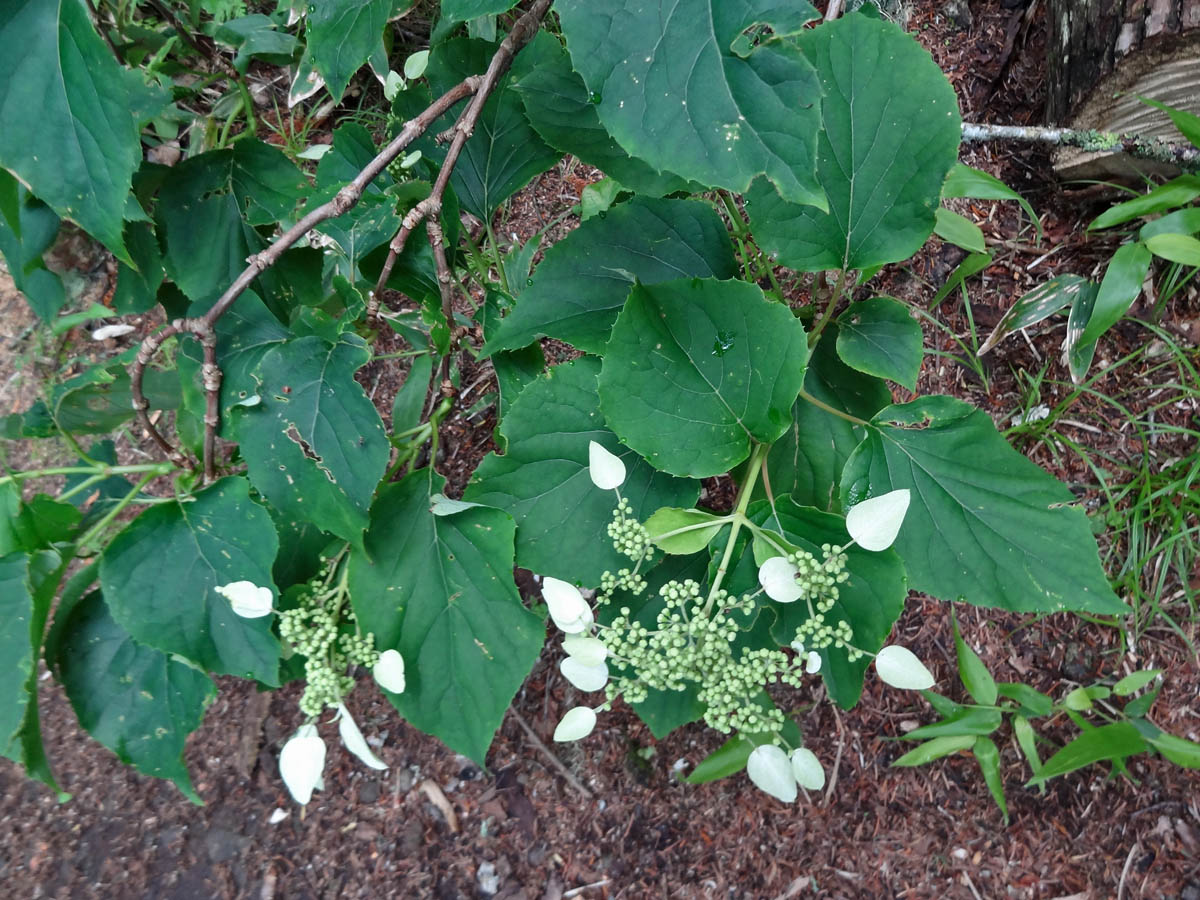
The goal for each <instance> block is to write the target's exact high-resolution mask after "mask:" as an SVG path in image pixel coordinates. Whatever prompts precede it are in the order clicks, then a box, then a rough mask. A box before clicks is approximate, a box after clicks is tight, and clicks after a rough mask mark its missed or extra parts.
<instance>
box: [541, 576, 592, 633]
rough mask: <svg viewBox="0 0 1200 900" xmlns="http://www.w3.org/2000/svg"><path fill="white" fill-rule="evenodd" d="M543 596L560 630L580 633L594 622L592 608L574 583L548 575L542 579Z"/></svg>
mask: <svg viewBox="0 0 1200 900" xmlns="http://www.w3.org/2000/svg"><path fill="white" fill-rule="evenodd" d="M542 598H543V599H544V600H545V601H546V606H547V607H548V608H549V609H550V618H551V619H553V620H554V624H555V625H557V626H558V628H559V630H560V631H565V632H566V633H567V634H578V633H579V632H581V631H583V630H585V629H586V628H587V627H588V626H589V625H591V624H592V622H593V616H592V608H591V607H590V606H588V604H587V601H586V600H584V599H583V594H581V593H579V588H577V587H575V585H573V584H568V583H567V582H565V581H560V580H559V579H557V578H551V577H550V576H546V577H545V578H543V579H542Z"/></svg>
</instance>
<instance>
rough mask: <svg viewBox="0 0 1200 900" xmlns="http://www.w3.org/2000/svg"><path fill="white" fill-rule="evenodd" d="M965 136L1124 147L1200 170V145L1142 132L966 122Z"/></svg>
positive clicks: (1098, 148)
mask: <svg viewBox="0 0 1200 900" xmlns="http://www.w3.org/2000/svg"><path fill="white" fill-rule="evenodd" d="M962 138H963V140H964V141H997V140H999V141H1025V142H1028V143H1035V144H1051V145H1056V146H1064V147H1078V148H1079V149H1081V150H1089V151H1092V152H1102V151H1105V150H1120V151H1123V152H1125V153H1128V154H1129V155H1130V156H1135V157H1137V158H1139V159H1150V160H1155V161H1157V162H1165V163H1174V164H1175V165H1177V166H1179V167H1180V168H1181V169H1183V170H1184V171H1187V172H1200V149H1197V148H1196V147H1191V146H1188V145H1186V144H1173V143H1171V142H1169V141H1163V140H1159V139H1158V138H1151V137H1145V136H1144V135H1140V134H1117V133H1115V132H1111V131H1092V130H1090V129H1076V128H1049V127H1046V126H1041V125H988V124H980V123H976V122H963V126H962Z"/></svg>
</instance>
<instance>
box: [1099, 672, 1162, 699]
mask: <svg viewBox="0 0 1200 900" xmlns="http://www.w3.org/2000/svg"><path fill="white" fill-rule="evenodd" d="M1162 671H1163V670H1162V669H1143V670H1142V671H1140V672H1133V673H1131V674H1129V675H1126V676H1125V677H1124V678H1122V679H1121V680H1120V681H1118V682H1117V683H1116V684H1114V685H1113V686H1112V692H1113V693H1114V694H1116V695H1117V696H1118V697H1128V696H1129V695H1130V694H1136V693H1137V692H1138V691H1140V690H1141V689H1142V688H1144V687H1145V686H1146V685H1148V684H1149V683H1150V682H1152V681H1153V680H1154V679H1155V678H1157V677H1158V676H1159V675H1161V674H1162Z"/></svg>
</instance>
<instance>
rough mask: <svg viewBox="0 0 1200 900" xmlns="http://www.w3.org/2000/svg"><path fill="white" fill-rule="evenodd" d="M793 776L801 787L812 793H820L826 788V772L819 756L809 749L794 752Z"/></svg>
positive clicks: (801, 748) (802, 748) (799, 749)
mask: <svg viewBox="0 0 1200 900" xmlns="http://www.w3.org/2000/svg"><path fill="white" fill-rule="evenodd" d="M791 759H792V775H793V776H794V777H795V779H796V780H797V781H798V782H800V787H802V788H807V789H808V790H810V791H819V790H820V789H821V788H823V787H825V770H824V769H822V768H821V761H820V760H819V759H817V755H816V754H815V753H813V752H812V751H811V750H809V749H808V748H807V747H799V748H797V749H795V750H793V751H792V757H791Z"/></svg>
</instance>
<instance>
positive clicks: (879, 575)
mask: <svg viewBox="0 0 1200 900" xmlns="http://www.w3.org/2000/svg"><path fill="white" fill-rule="evenodd" d="M747 515H748V517H749V518H750V520H751V521H752V522H754V523H755V524H757V525H761V526H762V527H764V528H767V529H769V530H771V531H775V532H777V533H779V534H782V535H783V537H784V538H786V539H787V541H788V543H789V544H791V545H792V546H793V547H796V548H799V549H802V550H806V551H808V552H809V553H811V554H813V555H814V556H816V557H817V558H818V559H820V558H821V545H822V544H837V545H838V546H842V547H845V546H846V545H847V544H849V543H850V535H849V534H848V533H847V532H846V520H845V519H843V518H842V517H841V516H835V515H830V514H829V513H824V512H821V511H820V510H816V509H813V508H811V507H807V506H800V505H798V504H797V503H795V502H794V501H793V500H791V499H790V498H788V497H780V498H777V499H776V500H775V505H774V507H772V506H771V504H770V503H769V502H767V501H765V500H759V501H756V502H754V503H752V504H751V505H750V509H749V510H748V511H747ZM772 552H773V551H772ZM757 561H758V560H756V562H757ZM846 571H847V572H848V573H849V576H850V577H849V578H848V579H847V580H846V581H845V582H844V583H843V584H839V585H838V599H837V600H836V601H834V604H833V608H832V609H831V610H830V611H829V613H828V614H827V621H828V622H829V624H830V625H831V626H836V625H837V623H838V622H840V621H842V620H845V621H846V622H849V623H850V627H851V629H853V632H854V641H853V643H854V646H855V647H858V648H859V649H860V650H865V651H867V652H868V653H874V652H875V651H877V650H878V649H879V648H880V647H882V646H883V645H884V642H885V641H886V640H887V636H888V635H889V634H890V633H891V631H892V626H893V625H894V624H895V622H896V619H898V618H899V617H900V613H901V612H902V611H903V610H904V598H905V597H907V596H908V586H907V582H906V579H905V577H904V564H903V563H902V562H901V561H900V557H899V556H897V555H896V553H895V551H893V550H884V551H883V552H881V553H873V552H871V551H869V550H863V549H862V548H861V547H850V548H849V549H847V550H846ZM772 608H773V609H774V611H775V613H776V619H775V622H774V624H773V625H772V626H771V636H772V637H773V638H774V639H775V640H776V641H777V642H778V643H779V644H780V646H787V645H788V644H790V643H791V642H792V641H794V640H795V639H796V629H797V628H799V627H800V625H802V624H803V623H804V621H805V620H806V619H807V618H808V605H807V604H805V603H775V604H772ZM821 657H822V660H823V662H822V664H821V675H822V677H823V678H824V679H825V684H826V685H827V686H828V688H829V693H830V696H832V697H833V699H834V700H836V701H837V703H838V705H839V706H841V707H842V708H843V709H849V708H850V707H852V706H854V704H855V703H857V702H858V696H859V694H861V693H862V684H863V674H864V673H865V672H866V670H867V666H868V665H870V663H871V659H870V657H866V656H864V657H862V658H861V659H859V660H857V661H855V662H850V659H849V657H848V656H847V654H846V651H845V650H838V649H837V648H834V647H830V648H827V649H825V650H822V651H821Z"/></svg>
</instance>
